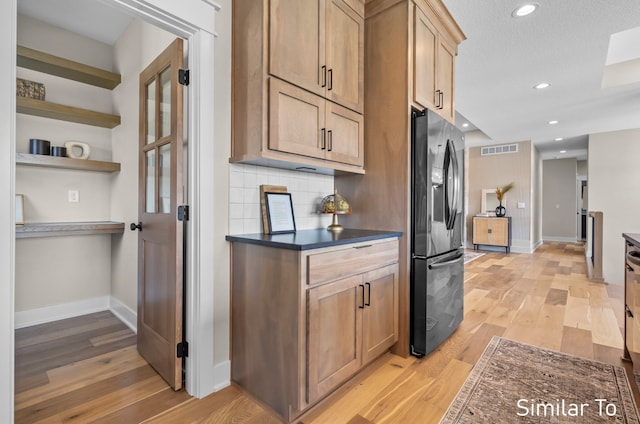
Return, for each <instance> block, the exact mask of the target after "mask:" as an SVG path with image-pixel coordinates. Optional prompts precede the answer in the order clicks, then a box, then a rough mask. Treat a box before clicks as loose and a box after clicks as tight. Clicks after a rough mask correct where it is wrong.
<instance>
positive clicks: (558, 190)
mask: <svg viewBox="0 0 640 424" xmlns="http://www.w3.org/2000/svg"><path fill="white" fill-rule="evenodd" d="M542 168H543V169H542V193H543V194H542V237H543V239H545V240H560V241H564V240H566V241H575V240H576V235H577V233H576V231H577V216H576V212H577V207H578V206H577V203H576V172H577V160H576V159H575V158H570V159H549V160H545V161H543V165H542Z"/></svg>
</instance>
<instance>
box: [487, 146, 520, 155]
mask: <svg viewBox="0 0 640 424" xmlns="http://www.w3.org/2000/svg"><path fill="white" fill-rule="evenodd" d="M503 153H518V145H517V144H505V145H503V146H487V147H483V148H482V149H481V150H480V154H481V155H482V156H486V155H501V154H503Z"/></svg>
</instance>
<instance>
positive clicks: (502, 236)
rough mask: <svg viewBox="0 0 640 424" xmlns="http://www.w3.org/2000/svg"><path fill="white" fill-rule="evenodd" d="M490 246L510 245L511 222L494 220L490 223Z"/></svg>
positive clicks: (504, 219)
mask: <svg viewBox="0 0 640 424" xmlns="http://www.w3.org/2000/svg"><path fill="white" fill-rule="evenodd" d="M490 229H491V233H490V234H489V242H490V244H493V245H496V246H506V245H508V244H509V220H508V219H507V218H494V219H492V220H491V223H490Z"/></svg>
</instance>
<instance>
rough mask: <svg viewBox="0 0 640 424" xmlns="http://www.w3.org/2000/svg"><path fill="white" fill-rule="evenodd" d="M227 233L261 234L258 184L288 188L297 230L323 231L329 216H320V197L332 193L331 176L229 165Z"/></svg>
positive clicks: (328, 221) (328, 222) (254, 166)
mask: <svg viewBox="0 0 640 424" xmlns="http://www.w3.org/2000/svg"><path fill="white" fill-rule="evenodd" d="M229 172H230V175H229V233H230V234H247V233H260V232H262V213H261V211H260V185H262V184H269V185H280V186H285V187H287V191H288V192H289V193H291V199H292V200H293V213H294V216H295V220H296V228H297V229H299V230H306V229H314V228H323V227H326V226H327V225H329V224H331V215H324V214H319V213H318V212H317V210H318V206H319V204H320V201H321V200H322V198H323V197H324V196H326V195H328V194H331V193H333V176H331V175H323V174H313V173H309V172H301V171H292V170H287V169H277V168H269V167H264V166H256V165H245V164H237V163H232V164H230V166H229Z"/></svg>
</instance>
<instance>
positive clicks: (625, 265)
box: [624, 264, 633, 272]
mask: <svg viewBox="0 0 640 424" xmlns="http://www.w3.org/2000/svg"><path fill="white" fill-rule="evenodd" d="M624 267H625V268H627V271H630V272H633V268H632V267H631V265H629V264H624Z"/></svg>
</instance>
